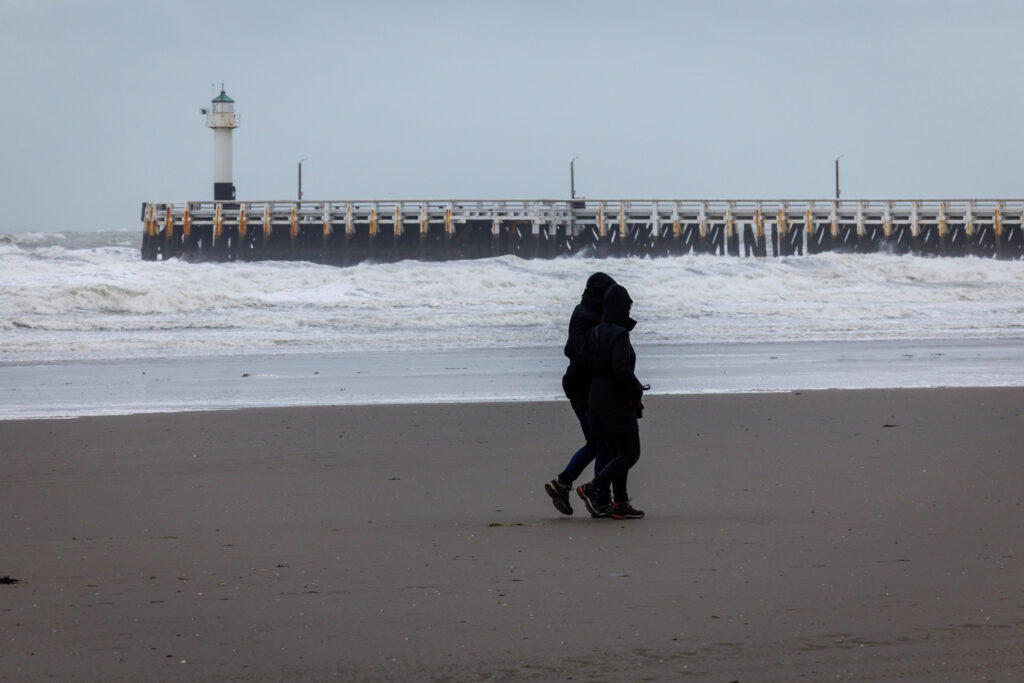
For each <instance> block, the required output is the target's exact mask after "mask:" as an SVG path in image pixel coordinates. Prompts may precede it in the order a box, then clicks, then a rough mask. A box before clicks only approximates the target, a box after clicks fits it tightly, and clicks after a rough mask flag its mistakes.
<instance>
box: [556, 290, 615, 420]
mask: <svg viewBox="0 0 1024 683" xmlns="http://www.w3.org/2000/svg"><path fill="white" fill-rule="evenodd" d="M614 284H615V280H613V279H612V278H611V277H610V276H609V275H606V274H605V273H600V272H598V273H594V274H593V275H591V276H590V277H589V278H587V286H586V288H585V289H584V290H583V296H582V297H581V298H580V302H579V304H577V305H576V308H574V309H573V311H572V317H571V318H570V319H569V338H568V339H567V340H566V342H565V355H566V357H567V358H568V359H569V367H568V368H566V370H565V375H564V376H563V377H562V389H563V390H564V391H565V395H566V397H567V398H568V399H569V402H570V403H572V407H573V410H575V411H576V412H582V411H585V410H586V409H587V396H588V394H589V392H590V377H591V376H592V375H593V374H594V372H595V370H596V368H597V359H596V358H594V356H593V355H591V354H590V353H589V352H588V351H587V342H586V334H587V332H589V331H590V329H591V328H593V327H594V326H595V325H597V324H598V323H599V322H601V315H602V313H603V311H604V294H605V292H606V291H607V290H608V288H609V287H611V286H612V285H614Z"/></svg>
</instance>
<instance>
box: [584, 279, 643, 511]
mask: <svg viewBox="0 0 1024 683" xmlns="http://www.w3.org/2000/svg"><path fill="white" fill-rule="evenodd" d="M632 305H633V300H632V299H631V298H629V292H627V291H626V288H625V287H623V286H621V285H618V284H616V285H612V286H611V287H609V288H608V291H607V292H605V295H604V313H603V314H602V317H601V322H600V324H598V325H597V326H596V327H594V328H593V329H592V330H591V331H590V332H589V333H587V351H588V352H589V353H590V354H591V355H593V356H594V357H595V358H596V359H597V360H596V362H595V364H594V367H595V368H596V371H595V373H594V375H593V377H592V378H591V380H590V393H589V395H588V408H589V410H590V419H591V422H592V424H593V426H594V429H595V430H596V431H597V433H598V436H599V437H600V438H601V440H602V441H603V443H604V444H605V447H606V449H607V451H608V463H607V464H606V465H604V467H601V468H600V469H599V470H598V473H597V476H596V477H594V480H593V481H591V482H589V483H587V484H583V485H582V486H579V487H578V488H577V489H576V492H577V493H578V494H579V496H580V498H582V499H583V503H584V504H585V505H586V506H587V510H589V511H590V514H591V515H593V516H594V517H605V516H609V517H613V518H615V519H637V518H639V517H643V516H644V513H643V510H637V509H635V508H634V507H633V506H632V505H630V502H629V492H628V491H627V489H626V483H627V479H628V477H629V469H630V468H631V467H632V466H633V465H635V464H636V462H637V460H639V459H640V426H639V424H638V423H637V419H638V418H639V417H642V416H643V403H642V398H643V394H644V389H647V388H650V387H647V386H646V385H643V384H641V383H640V380H638V379H637V378H636V375H635V374H634V371H635V369H636V352H634V351H633V345H632V344H631V343H630V341H629V331H630V330H632V329H633V327H635V326H636V321H635V320H633V319H632V318H630V317H629V313H630V310H631V308H632ZM612 490H614V496H615V499H614V502H612Z"/></svg>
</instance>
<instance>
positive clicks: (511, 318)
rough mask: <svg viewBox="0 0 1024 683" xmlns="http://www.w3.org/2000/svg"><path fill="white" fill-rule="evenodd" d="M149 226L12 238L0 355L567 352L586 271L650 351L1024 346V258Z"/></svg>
mask: <svg viewBox="0 0 1024 683" xmlns="http://www.w3.org/2000/svg"><path fill="white" fill-rule="evenodd" d="M138 241H139V236H138V235H137V234H136V233H135V232H131V233H126V232H107V233H67V234H64V235H58V236H54V235H46V234H33V235H0V362H8V363H9V362H36V361H53V360H87V359H112V358H125V357H162V356H184V355H214V356H215V355H240V354H249V353H254V352H258V353H264V354H265V353H282V352H305V351H346V350H357V351H387V350H413V349H415V350H437V351H445V350H457V349H468V348H523V347H539V346H554V347H559V348H560V346H561V344H562V343H563V342H564V335H565V329H566V323H567V318H568V314H569V312H570V311H571V309H572V307H573V306H574V305H575V303H576V302H577V301H578V299H579V295H580V292H581V290H582V287H583V283H584V282H585V280H586V278H587V276H589V274H590V273H592V272H593V271H595V270H603V271H605V272H607V273H609V274H610V275H612V276H613V277H614V278H616V279H617V280H619V281H620V282H621V283H622V284H624V285H625V286H626V287H627V288H628V289H629V291H630V293H631V295H632V297H633V299H634V300H635V304H634V317H636V318H637V319H638V320H639V321H640V325H639V326H638V327H637V329H636V331H635V333H634V337H635V340H636V342H637V343H639V344H659V343H669V344H672V343H681V342H695V343H715V342H744V341H747V342H761V341H770V342H785V341H813V340H826V341H828V340H836V341H851V340H854V341H855V340H869V339H875V340H899V339H916V340H928V339H950V340H969V339H1019V338H1024V315H1022V314H1024V263H1021V262H1015V261H995V260H989V259H976V258H949V259H935V258H919V257H909V256H907V257H900V256H892V255H882V254H878V255H838V254H826V255H818V256H795V257H790V258H781V259H741V258H731V257H712V256H685V257H676V258H660V259H609V260H604V261H597V260H593V259H586V258H560V259H555V260H551V261H546V260H534V261H525V260H521V259H518V258H515V257H501V258H493V259H483V260H474V261H449V262H443V263H422V262H415V261H404V262H401V263H394V264H369V263H367V264H361V265H358V266H354V267H351V268H338V267H333V266H323V265H317V264H310V263H298V262H266V261H265V262H256V263H207V264H195V263H185V262H183V261H180V260H171V261H166V262H144V261H142V260H141V259H140V257H139V250H138V246H137V243H138Z"/></svg>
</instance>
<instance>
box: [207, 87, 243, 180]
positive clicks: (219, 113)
mask: <svg viewBox="0 0 1024 683" xmlns="http://www.w3.org/2000/svg"><path fill="white" fill-rule="evenodd" d="M211 104H212V105H213V106H212V108H210V109H209V110H206V109H204V110H203V113H204V114H206V125H207V127H209V128H212V129H213V198H214V199H215V200H221V199H234V198H235V185H234V183H233V182H231V131H233V130H234V129H235V128H238V120H239V117H238V114H236V113H235V101H234V100H233V99H231V98H230V97H228V95H227V93H225V92H224V85H223V84H221V86H220V94H219V95H217V96H216V97H215V98H213V101H212V102H211Z"/></svg>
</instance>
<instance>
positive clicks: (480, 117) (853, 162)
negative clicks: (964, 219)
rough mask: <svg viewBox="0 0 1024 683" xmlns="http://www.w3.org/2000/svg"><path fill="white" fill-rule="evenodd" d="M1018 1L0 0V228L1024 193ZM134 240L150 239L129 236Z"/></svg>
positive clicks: (1022, 43) (1023, 6) (1023, 22)
mask: <svg viewBox="0 0 1024 683" xmlns="http://www.w3.org/2000/svg"><path fill="white" fill-rule="evenodd" d="M1022 36H1024V2H1016V1H1009V0H1008V1H1005V2H995V1H985V0H971V1H970V2H941V1H929V2H923V1H922V2H910V1H902V2H901V1H900V0H885V1H881V2H868V1H858V2H852V1H851V2H829V1H828V0H810V1H807V2H796V1H794V2H783V1H777V2H770V1H767V0H762V1H759V2H739V1H735V2H730V1H728V0H717V1H715V2H711V1H708V2H682V1H680V2H643V1H642V0H623V1H621V2H608V1H591V2H583V1H580V2H558V1H557V0H543V1H536V2H535V1H532V0H515V1H510V0H502V1H501V2H487V1H485V0H475V1H466V2H457V1H446V0H433V1H430V2H427V1H424V2H397V1H396V2H384V1H382V2H301V1H297V0H294V1H293V2H289V3H284V2H257V1H252V2H235V1H232V0H217V1H216V2H211V1H209V0H205V1H203V2H189V1H175V2H167V1H166V0H164V1H161V2H149V1H146V0H131V1H130V2H121V1H116V0H108V1H103V0H95V1H92V2H86V1H82V2H70V1H61V0H49V1H47V0H0V111H2V118H0V202H2V203H0V207H2V214H0V215H2V218H0V232H22V231H35V230H57V229H59V230H69V229H75V228H81V229H98V228H131V227H134V226H136V225H140V224H139V223H138V221H139V213H140V208H139V207H140V204H141V202H143V201H146V200H155V201H161V200H185V199H210V198H212V196H213V134H212V132H211V131H210V130H209V129H207V128H206V127H205V125H204V119H203V117H202V116H201V115H200V113H199V110H200V108H201V107H204V106H208V105H209V102H210V100H211V99H212V97H213V96H214V95H215V94H216V92H218V91H219V89H220V84H221V82H223V83H224V86H225V88H226V90H227V93H228V95H230V96H231V97H232V98H234V100H235V102H236V108H237V111H238V112H239V113H240V114H241V126H240V127H239V128H238V129H237V130H235V132H234V182H235V185H236V186H237V188H238V197H239V199H252V200H261V199H291V198H294V197H295V192H296V164H297V162H298V161H299V159H302V158H303V157H308V161H306V162H305V163H304V164H303V193H304V195H305V198H306V199H375V198H380V199H391V198H402V199H424V198H429V199H445V198H469V199H471V198H559V197H566V196H568V194H569V160H570V159H572V158H573V157H577V156H578V157H579V158H578V159H577V161H576V190H577V194H580V195H584V196H587V197H590V198H619V197H626V198H709V199H711V198H827V197H830V196H832V195H833V194H834V187H833V185H834V178H833V161H834V159H835V158H836V156H838V155H840V154H841V155H843V157H842V160H841V161H840V172H841V178H840V180H841V185H842V190H843V196H844V198H858V197H868V198H913V197H923V198H938V197H947V198H964V197H988V198H992V197H1021V196H1024V189H1022V180H1024V171H1022V169H1021V165H1022V159H1024V38H1022ZM140 229H141V225H140Z"/></svg>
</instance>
